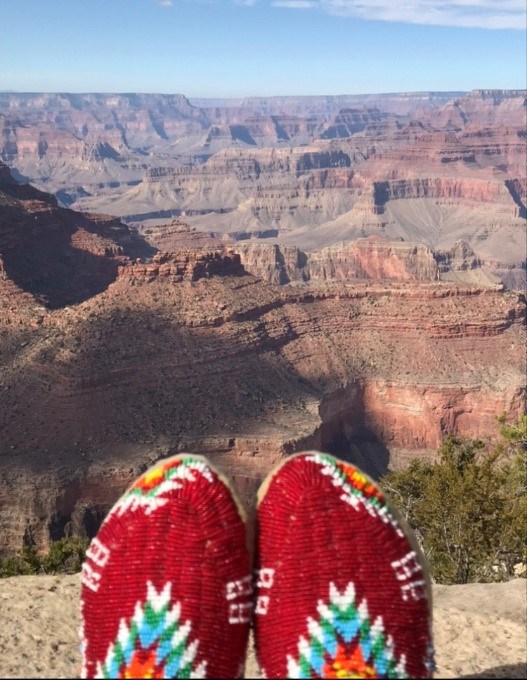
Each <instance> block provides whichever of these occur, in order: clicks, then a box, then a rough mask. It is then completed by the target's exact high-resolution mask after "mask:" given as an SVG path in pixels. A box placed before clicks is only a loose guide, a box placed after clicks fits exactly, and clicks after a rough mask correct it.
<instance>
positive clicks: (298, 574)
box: [255, 452, 433, 678]
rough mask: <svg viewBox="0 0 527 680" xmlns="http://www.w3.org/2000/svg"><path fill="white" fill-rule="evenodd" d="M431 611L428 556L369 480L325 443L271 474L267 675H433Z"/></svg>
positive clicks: (261, 525)
mask: <svg viewBox="0 0 527 680" xmlns="http://www.w3.org/2000/svg"><path fill="white" fill-rule="evenodd" d="M430 613H431V599H430V583H429V579H428V576H427V573H426V570H425V566H424V561H423V558H422V557H421V554H420V552H419V549H418V547H417V545H416V544H415V540H414V538H413V537H412V536H410V535H409V532H408V529H407V528H406V527H403V523H402V522H401V520H400V519H399V518H398V517H397V516H396V515H395V513H394V511H393V510H392V508H391V507H390V506H389V505H388V504H387V502H386V500H385V498H384V497H383V495H382V493H381V491H380V490H379V488H378V487H377V486H376V485H375V483H374V482H372V480H371V479H369V478H368V477H366V476H365V475H364V474H363V473H362V472H360V471H359V470H357V469H356V468H355V467H354V466H352V465H350V464H348V463H344V462H343V461H340V460H336V459H335V458H333V457H331V456H328V455H325V454H321V453H317V452H310V453H303V454H300V455H298V456H293V457H291V458H289V459H287V461H286V462H285V463H283V464H282V465H281V466H280V467H279V468H278V469H277V470H275V471H274V472H273V473H272V474H271V475H270V476H269V477H268V478H267V480H266V481H265V482H264V484H263V485H262V487H261V489H260V492H259V494H258V539H257V571H256V605H255V645H256V653H257V656H258V660H259V663H260V666H261V668H262V673H264V674H265V676H266V677H269V678H272V677H289V678H407V677H412V678H423V677H430V676H431V672H432V665H433V659H432V641H431V620H430Z"/></svg>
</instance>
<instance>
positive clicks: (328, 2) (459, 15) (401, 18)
mask: <svg viewBox="0 0 527 680" xmlns="http://www.w3.org/2000/svg"><path fill="white" fill-rule="evenodd" d="M271 4H273V5H274V6H275V7H288V8H293V9H312V8H314V7H316V8H318V9H320V10H322V11H324V12H327V13H328V14H333V15H337V16H349V17H358V18H360V19H372V20H378V21H397V22H403V23H408V24H434V25H438V26H462V27H467V28H468V27H470V28H490V29H502V28H514V29H519V30H522V29H523V30H525V27H526V5H525V0H403V1H402V2H398V1H397V0H272V3H271Z"/></svg>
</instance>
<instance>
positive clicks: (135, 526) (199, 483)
mask: <svg viewBox="0 0 527 680" xmlns="http://www.w3.org/2000/svg"><path fill="white" fill-rule="evenodd" d="M251 610H252V604H251V577H250V562H249V553H248V551H247V547H246V528H245V518H244V513H243V510H242V508H241V507H240V505H239V503H238V502H237V501H236V500H235V498H234V495H233V493H232V492H231V490H230V488H229V487H228V485H227V483H226V482H225V480H224V479H223V478H222V477H221V476H220V475H219V474H218V473H217V472H216V471H215V470H214V469H213V468H212V467H211V466H210V464H209V463H208V462H207V461H206V459H204V458H202V457H200V456H196V455H182V456H176V457H174V458H169V459H167V460H164V461H162V462H161V463H159V464H157V465H156V466H155V467H153V468H151V469H150V470H149V471H148V472H146V473H145V474H144V475H143V476H141V477H140V478H139V479H138V480H137V481H136V482H135V483H134V484H133V485H132V486H131V487H130V488H129V489H128V491H127V492H126V493H125V494H124V496H122V498H121V499H120V500H119V501H118V502H117V503H116V505H115V506H114V507H113V508H112V510H111V511H110V513H109V515H108V517H107V518H106V519H105V521H104V523H103V524H102V526H101V528H100V530H99V533H98V535H97V537H96V538H94V539H93V541H92V543H91V545H90V547H89V549H88V552H87V560H86V562H85V564H84V565H83V569H82V593H81V613H82V625H81V638H82V641H81V647H82V655H83V668H82V676H83V677H89V678H92V677H101V678H205V677H214V678H220V677H222V678H234V677H240V676H241V675H242V674H243V665H244V660H245V651H246V645H247V636H248V630H249V623H250V618H251Z"/></svg>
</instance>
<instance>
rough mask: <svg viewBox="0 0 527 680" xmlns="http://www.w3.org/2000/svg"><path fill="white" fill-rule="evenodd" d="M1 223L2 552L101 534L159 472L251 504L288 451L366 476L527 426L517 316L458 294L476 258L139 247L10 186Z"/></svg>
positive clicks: (466, 291) (376, 240)
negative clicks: (503, 424)
mask: <svg viewBox="0 0 527 680" xmlns="http://www.w3.org/2000/svg"><path fill="white" fill-rule="evenodd" d="M0 208H1V212H0V263H1V264H0V401H1V406H2V408H1V409H0V480H1V481H0V523H1V526H2V541H1V545H0V552H1V553H2V554H8V553H10V552H14V551H17V550H19V549H20V548H21V547H22V546H23V545H24V544H26V545H27V544H34V545H36V546H37V547H38V549H40V550H45V549H46V548H47V547H48V546H49V544H50V542H51V541H53V540H56V539H58V538H61V537H63V536H69V535H80V536H93V535H94V533H95V532H96V530H97V528H98V526H99V524H100V522H101V521H102V518H103V517H104V516H105V514H106V512H107V511H108V510H109V508H110V507H111V505H112V504H113V502H114V501H115V500H116V499H117V497H118V496H119V495H120V494H121V493H122V492H123V491H124V490H125V488H126V487H127V485H128V484H129V483H130V482H131V481H132V480H133V479H134V478H135V476H137V475H138V474H139V473H140V472H142V471H144V470H145V469H146V468H147V467H149V466H150V465H151V464H152V463H154V462H155V461H157V460H159V459H160V458H162V457H165V456H167V455H172V454H175V453H178V452H182V451H198V452H200V453H204V454H206V455H208V456H210V458H211V460H212V461H213V463H215V464H217V465H219V466H220V467H221V468H223V469H225V470H226V471H227V473H228V474H229V475H230V476H231V477H232V478H233V479H234V482H235V485H236V487H237V489H238V490H239V492H240V494H241V496H242V498H243V500H244V502H245V503H246V504H247V505H248V506H250V505H251V504H252V503H253V502H254V493H255V490H256V488H257V486H258V484H259V483H260V482H261V480H262V479H263V477H264V476H265V474H266V473H267V472H269V470H270V469H271V468H272V467H273V465H275V464H276V463H277V462H279V461H280V460H281V459H282V458H283V456H285V455H287V454H290V453H293V452H295V451H300V450H303V449H308V448H321V449H324V450H327V451H329V452H333V453H335V454H337V455H340V456H343V457H345V458H347V459H348V460H353V461H354V462H355V463H357V464H358V465H360V466H362V467H363V468H364V469H365V470H366V471H367V472H369V473H370V474H372V475H373V476H375V477H376V478H378V477H379V476H381V475H382V474H383V473H385V472H386V470H387V469H389V468H392V469H393V468H398V467H400V466H403V465H405V464H407V463H408V461H409V460H411V459H413V458H415V457H416V456H421V457H428V458H430V457H433V456H434V452H435V451H436V449H437V446H438V445H439V443H440V442H441V438H442V437H443V436H444V435H445V434H456V435H460V436H469V437H481V438H484V439H485V438H488V437H493V436H494V435H495V433H496V416H498V415H500V414H501V413H502V412H507V413H508V414H509V416H510V417H511V418H514V417H516V416H517V415H519V414H520V413H522V412H523V410H524V408H525V396H526V390H525V369H526V366H525V352H524V347H525V297H524V295H523V294H522V293H518V292H514V291H508V290H506V288H505V287H504V286H503V284H502V283H499V282H496V281H495V280H491V279H489V278H485V277H486V276H487V274H484V273H483V272H481V273H480V275H481V277H482V278H481V281H480V283H477V282H476V281H475V280H472V279H471V280H470V281H468V280H466V279H465V280H464V279H463V276H465V275H469V274H470V275H471V276H472V275H474V272H478V271H480V270H481V267H480V264H479V261H478V258H477V257H476V256H475V254H474V252H473V251H472V250H471V248H470V247H469V246H468V245H467V244H464V243H459V244H458V245H456V246H455V247H454V248H453V249H451V250H448V251H446V250H444V251H434V250H431V249H430V248H428V247H427V246H424V245H423V244H419V243H413V244H410V243H408V242H405V241H397V242H393V241H390V240H387V239H383V238H380V237H373V238H372V237H369V238H368V237H367V238H361V239H358V240H356V241H352V242H349V243H343V244H340V245H339V244H337V245H332V246H328V247H327V248H323V249H321V250H320V251H316V252H304V251H301V250H300V249H299V248H298V247H293V246H287V245H281V244H272V243H267V242H265V241H261V240H260V241H257V242H256V243H249V242H247V241H242V242H239V241H235V240H232V239H225V238H222V237H218V235H217V234H214V233H205V232H203V231H200V230H197V229H195V228H193V227H190V226H188V225H186V224H184V223H181V222H178V221H172V222H171V223H169V224H168V225H165V227H162V226H160V225H158V226H155V225H152V226H150V227H145V229H144V230H143V232H142V233H141V234H139V233H137V232H136V231H134V230H133V229H132V228H130V227H129V226H127V225H125V224H123V223H122V222H120V221H119V220H117V219H116V218H112V217H104V216H101V215H97V214H93V213H92V214H82V213H78V212H75V211H73V210H71V209H69V208H65V207H61V206H60V205H59V204H58V202H57V200H56V198H54V197H53V196H50V195H49V194H46V193H43V192H42V191H40V190H39V189H36V188H33V187H31V186H29V185H27V184H20V183H19V182H17V181H16V180H15V179H13V177H12V176H11V174H10V172H9V170H8V169H7V168H6V167H5V166H4V167H0ZM445 276H446V277H447V279H448V276H450V277H451V278H452V280H447V279H445V278H444V277H445ZM442 277H443V278H442ZM456 277H458V278H456Z"/></svg>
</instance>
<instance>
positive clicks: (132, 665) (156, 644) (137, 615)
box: [96, 582, 207, 678]
mask: <svg viewBox="0 0 527 680" xmlns="http://www.w3.org/2000/svg"><path fill="white" fill-rule="evenodd" d="M171 585H172V584H171V583H167V584H166V586H165V587H164V588H163V590H162V591H161V592H159V593H158V592H157V591H156V589H155V587H154V586H153V585H152V583H150V582H148V583H147V598H146V602H144V603H141V602H138V603H137V604H136V607H135V612H134V614H133V616H132V618H131V619H130V621H128V622H127V621H126V620H125V619H122V620H121V622H120V624H119V631H118V633H117V639H116V640H115V641H114V642H113V644H111V645H110V647H109V649H108V653H107V655H106V659H105V661H104V663H98V664H97V674H96V677H97V678H176V677H177V678H204V677H205V672H206V666H207V663H206V662H205V661H204V662H201V663H200V664H196V655H197V651H198V646H199V642H198V640H193V641H192V642H190V641H189V636H190V632H191V628H192V624H191V622H190V621H185V623H182V621H181V618H180V616H181V606H180V604H179V603H176V604H174V605H172V606H171V603H170V590H171Z"/></svg>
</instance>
